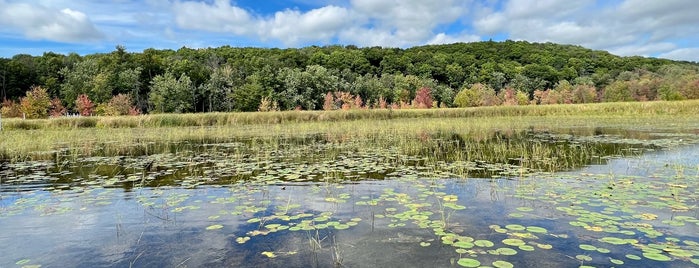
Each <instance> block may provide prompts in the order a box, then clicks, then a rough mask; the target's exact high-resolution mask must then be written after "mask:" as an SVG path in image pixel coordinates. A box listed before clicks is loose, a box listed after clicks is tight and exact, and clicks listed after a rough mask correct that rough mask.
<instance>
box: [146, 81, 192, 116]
mask: <svg viewBox="0 0 699 268" xmlns="http://www.w3.org/2000/svg"><path fill="white" fill-rule="evenodd" d="M148 97H149V103H150V104H151V106H152V107H153V110H152V111H153V112H155V113H184V112H191V111H193V110H194V85H193V84H192V81H191V80H189V77H188V76H187V75H185V74H182V75H180V78H175V76H174V75H172V73H170V72H166V73H165V74H164V75H158V76H156V77H155V78H153V81H152V82H151V86H150V94H149V95H148Z"/></svg>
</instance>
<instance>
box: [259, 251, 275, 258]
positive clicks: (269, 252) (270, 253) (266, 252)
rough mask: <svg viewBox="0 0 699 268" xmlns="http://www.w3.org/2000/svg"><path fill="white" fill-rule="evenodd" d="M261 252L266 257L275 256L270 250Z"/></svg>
mask: <svg viewBox="0 0 699 268" xmlns="http://www.w3.org/2000/svg"><path fill="white" fill-rule="evenodd" d="M261 254H262V255H264V256H266V257H267V258H276V257H277V255H276V254H274V252H271V251H263V252H262V253H261Z"/></svg>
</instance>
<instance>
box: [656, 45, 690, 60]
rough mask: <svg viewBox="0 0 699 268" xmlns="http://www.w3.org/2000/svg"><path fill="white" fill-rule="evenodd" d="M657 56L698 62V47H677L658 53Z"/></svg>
mask: <svg viewBox="0 0 699 268" xmlns="http://www.w3.org/2000/svg"><path fill="white" fill-rule="evenodd" d="M659 57H661V58H666V59H672V60H685V61H693V62H699V47H689V48H678V49H674V50H671V51H669V52H666V53H663V54H660V55H659Z"/></svg>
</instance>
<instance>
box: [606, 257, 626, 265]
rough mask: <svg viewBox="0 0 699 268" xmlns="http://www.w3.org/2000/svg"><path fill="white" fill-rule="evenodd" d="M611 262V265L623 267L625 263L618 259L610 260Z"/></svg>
mask: <svg viewBox="0 0 699 268" xmlns="http://www.w3.org/2000/svg"><path fill="white" fill-rule="evenodd" d="M609 261H610V262H611V263H613V264H616V265H622V264H624V261H622V260H617V259H612V258H609Z"/></svg>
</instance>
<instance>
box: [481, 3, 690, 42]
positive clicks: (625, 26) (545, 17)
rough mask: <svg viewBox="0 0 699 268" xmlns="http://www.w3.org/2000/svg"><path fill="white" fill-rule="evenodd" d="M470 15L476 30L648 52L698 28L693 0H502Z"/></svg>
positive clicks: (515, 37) (523, 38) (538, 40)
mask: <svg viewBox="0 0 699 268" xmlns="http://www.w3.org/2000/svg"><path fill="white" fill-rule="evenodd" d="M481 10H482V11H483V12H482V13H481V14H479V15H478V16H477V18H476V19H475V20H474V23H473V25H474V27H475V29H476V30H477V32H479V33H481V34H488V35H495V34H505V35H507V36H508V37H509V38H510V39H514V40H527V41H532V42H556V43H566V44H578V45H582V46H585V47H589V48H594V49H605V50H609V51H611V52H612V53H616V54H618V55H647V56H654V55H658V54H661V55H662V53H665V52H668V51H671V50H673V49H675V48H676V45H674V44H673V42H672V41H670V40H671V39H673V38H682V37H683V36H687V35H696V34H698V33H699V27H696V25H699V16H696V15H695V13H696V12H695V11H696V10H699V1H694V0H668V1H648V0H623V1H621V2H607V3H605V4H604V5H602V4H599V3H598V1H593V0H573V1H560V0H541V1H539V0H508V1H507V2H505V3H504V4H503V8H501V9H495V8H493V7H488V6H486V7H485V8H482V9H481Z"/></svg>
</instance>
